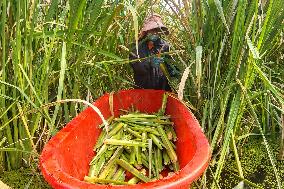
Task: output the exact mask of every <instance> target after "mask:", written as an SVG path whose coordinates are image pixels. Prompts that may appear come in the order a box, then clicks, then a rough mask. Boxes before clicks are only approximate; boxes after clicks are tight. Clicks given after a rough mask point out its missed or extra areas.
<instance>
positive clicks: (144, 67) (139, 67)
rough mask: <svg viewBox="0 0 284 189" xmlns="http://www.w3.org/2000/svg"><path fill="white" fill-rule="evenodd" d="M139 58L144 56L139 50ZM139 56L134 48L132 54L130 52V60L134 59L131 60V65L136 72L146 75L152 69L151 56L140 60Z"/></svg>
mask: <svg viewBox="0 0 284 189" xmlns="http://www.w3.org/2000/svg"><path fill="white" fill-rule="evenodd" d="M139 55H140V56H139V58H144V56H143V53H142V52H139ZM139 58H138V56H137V52H136V49H134V50H133V51H132V52H131V53H130V54H129V60H130V61H133V62H131V66H132V68H133V71H134V74H136V75H146V74H148V73H149V70H150V60H149V58H146V59H143V60H139Z"/></svg>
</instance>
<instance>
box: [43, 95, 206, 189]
mask: <svg viewBox="0 0 284 189" xmlns="http://www.w3.org/2000/svg"><path fill="white" fill-rule="evenodd" d="M164 92H165V91H159V90H123V91H119V92H117V93H115V94H114V95H113V108H114V115H115V116H119V112H120V111H119V109H128V108H130V107H131V106H132V105H134V107H135V108H137V109H138V110H140V111H141V112H148V113H153V112H157V111H158V109H159V108H160V107H161V104H162V96H163V94H164ZM94 105H95V106H96V107H98V108H99V109H100V111H101V112H102V114H103V115H104V117H105V118H108V117H110V116H111V111H110V105H109V94H105V95H104V96H102V97H100V98H99V99H98V100H97V101H96V102H94ZM166 114H168V115H171V119H172V121H173V122H174V123H175V130H176V133H177V136H178V140H177V142H176V147H177V149H176V152H177V155H178V160H179V163H180V168H181V170H180V171H179V172H177V173H175V174H174V175H172V176H170V177H165V178H163V179H160V180H157V181H153V182H149V183H143V184H136V185H131V186H125V185H124V186H118V185H117V186H111V185H97V184H90V183H87V182H84V181H83V178H84V176H85V175H87V174H88V170H89V165H88V164H89V162H90V160H91V159H92V158H93V156H94V155H95V153H94V152H93V147H94V145H95V143H96V140H97V138H98V136H99V134H100V129H99V128H98V125H100V124H101V123H102V120H101V119H100V117H99V116H98V114H97V113H96V112H95V111H94V110H93V109H92V108H87V109H86V110H84V111H83V112H82V113H80V114H79V115H78V116H77V117H75V118H74V119H73V120H72V121H71V122H69V123H68V124H67V125H66V126H65V127H64V128H63V129H62V130H61V131H59V132H58V134H56V135H55V136H54V137H53V138H52V139H51V140H50V141H49V142H48V143H47V144H46V145H45V147H44V149H43V151H42V154H41V156H40V169H41V171H42V174H43V176H44V178H45V179H46V180H47V182H48V183H49V184H50V185H51V186H52V187H53V188H70V189H71V188H78V189H79V188H80V189H84V188H88V189H95V188H96V189H100V188H118V189H122V188H129V189H133V188H135V189H142V188H188V187H189V186H190V184H191V183H192V182H193V181H194V180H196V179H197V178H198V177H199V176H200V175H201V174H202V173H203V171H204V170H205V169H206V167H207V166H208V163H209V160H210V154H211V153H210V148H209V144H208V141H207V139H206V137H205V135H204V134H203V132H202V130H201V128H200V126H199V123H198V121H197V120H196V118H195V117H194V116H193V114H192V113H191V112H190V110H189V109H187V107H186V106H184V105H183V104H182V103H181V102H180V101H179V100H177V99H176V98H173V97H171V96H169V98H168V102H167V108H166Z"/></svg>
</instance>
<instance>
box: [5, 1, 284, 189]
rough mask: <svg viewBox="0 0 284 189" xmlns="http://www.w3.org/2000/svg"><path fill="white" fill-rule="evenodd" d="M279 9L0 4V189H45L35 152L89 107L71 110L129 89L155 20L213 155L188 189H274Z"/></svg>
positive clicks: (282, 113) (176, 83)
mask: <svg viewBox="0 0 284 189" xmlns="http://www.w3.org/2000/svg"><path fill="white" fill-rule="evenodd" d="M283 4H284V1H283V0H207V1H201V0H192V1H188V0H149V1H148V0H147V1H146V0H135V1H134V0H1V1H0V180H1V181H3V182H4V183H6V184H7V185H9V186H11V187H12V188H50V186H48V184H47V183H46V182H45V180H44V179H43V177H42V175H41V173H40V170H39V168H38V164H39V156H40V154H41V150H42V148H43V147H44V145H45V144H46V143H47V142H48V141H49V139H50V138H51V137H52V136H54V135H55V134H56V133H57V132H58V131H59V130H60V129H61V128H63V127H64V125H66V123H68V122H69V121H70V120H72V119H73V118H74V117H76V115H78V114H79V113H80V112H81V111H82V110H84V109H85V108H86V105H85V104H83V103H81V102H80V101H79V100H78V99H81V100H85V101H87V102H90V103H92V102H94V101H95V100H96V99H97V98H98V97H100V96H102V95H103V94H105V93H110V92H112V91H119V90H121V89H131V88H133V87H134V80H133V71H132V68H131V66H130V61H129V58H128V57H129V51H130V46H131V44H137V43H138V36H139V31H140V29H141V26H142V23H143V21H144V19H145V18H146V17H147V15H149V14H151V13H154V12H155V13H158V14H160V15H161V16H162V18H163V21H164V23H165V25H167V27H168V28H169V31H170V33H169V35H167V36H164V38H165V40H167V41H168V42H169V43H170V44H171V48H170V52H169V53H170V54H171V55H172V57H173V58H174V60H175V61H174V64H175V65H176V66H177V67H178V68H179V69H180V71H181V74H182V78H180V79H179V80H173V81H170V82H171V85H172V87H173V88H174V89H175V90H176V92H177V93H178V95H179V97H180V99H182V100H183V101H184V102H185V104H186V105H187V106H188V108H189V109H190V110H191V111H192V113H193V114H194V115H195V116H196V118H197V119H198V121H199V123H200V126H201V127H202V129H203V131H204V133H205V135H206V137H207V138H208V141H209V143H210V146H211V150H212V158H211V161H210V164H209V166H208V168H207V169H206V171H205V172H204V173H203V175H202V176H201V177H200V178H199V179H198V180H196V181H195V182H194V183H193V184H192V188H212V189H215V188H235V189H237V188H277V189H281V188H282V189H283V188H284V171H283V170H284V166H283V165H284V129H283V127H284V10H283V9H284V6H283ZM66 99H73V100H72V101H71V100H67V101H68V102H67V101H65V100H66ZM76 99H77V100H76Z"/></svg>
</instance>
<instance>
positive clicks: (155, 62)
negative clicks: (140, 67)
mask: <svg viewBox="0 0 284 189" xmlns="http://www.w3.org/2000/svg"><path fill="white" fill-rule="evenodd" d="M163 62H164V58H160V57H153V58H152V59H151V65H152V67H154V68H157V67H159V66H160V64H161V63H163Z"/></svg>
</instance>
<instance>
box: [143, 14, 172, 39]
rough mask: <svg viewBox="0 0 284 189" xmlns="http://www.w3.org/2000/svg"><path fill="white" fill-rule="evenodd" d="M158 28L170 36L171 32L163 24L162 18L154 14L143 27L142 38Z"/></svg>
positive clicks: (146, 20)
mask: <svg viewBox="0 0 284 189" xmlns="http://www.w3.org/2000/svg"><path fill="white" fill-rule="evenodd" d="M158 28H160V29H161V31H162V32H163V33H164V34H165V35H168V34H169V30H168V28H167V27H166V26H165V25H164V24H163V21H162V18H161V16H160V15H158V14H152V15H151V16H149V17H148V18H146V19H145V21H144V23H143V27H142V29H141V31H140V38H141V37H143V36H144V35H145V33H146V32H147V31H149V30H152V29H158Z"/></svg>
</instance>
